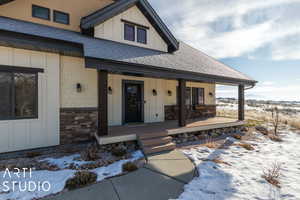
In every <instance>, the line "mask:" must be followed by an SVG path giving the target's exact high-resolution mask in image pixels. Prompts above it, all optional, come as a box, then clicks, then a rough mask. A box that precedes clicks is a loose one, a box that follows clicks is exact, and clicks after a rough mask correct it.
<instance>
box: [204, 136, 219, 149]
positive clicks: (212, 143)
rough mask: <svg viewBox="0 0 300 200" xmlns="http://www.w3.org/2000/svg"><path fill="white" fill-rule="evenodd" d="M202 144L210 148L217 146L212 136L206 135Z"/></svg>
mask: <svg viewBox="0 0 300 200" xmlns="http://www.w3.org/2000/svg"><path fill="white" fill-rule="evenodd" d="M203 145H204V146H206V147H207V148H210V149H216V148H218V146H219V145H218V144H217V143H216V142H215V141H214V139H213V138H212V137H208V138H207V139H206V141H205V143H204V144H203Z"/></svg>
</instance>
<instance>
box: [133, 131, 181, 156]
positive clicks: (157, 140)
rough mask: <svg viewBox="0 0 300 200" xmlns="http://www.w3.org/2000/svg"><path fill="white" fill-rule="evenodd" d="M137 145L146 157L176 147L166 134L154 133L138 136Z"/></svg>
mask: <svg viewBox="0 0 300 200" xmlns="http://www.w3.org/2000/svg"><path fill="white" fill-rule="evenodd" d="M138 141H139V144H140V146H141V148H142V150H143V152H144V154H145V155H146V156H148V155H150V154H153V153H159V152H162V151H170V150H174V149H175V147H176V145H175V144H174V143H173V142H172V137H170V136H168V133H167V132H154V133H148V134H141V135H138Z"/></svg>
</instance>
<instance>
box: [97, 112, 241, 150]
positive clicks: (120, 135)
mask: <svg viewBox="0 0 300 200" xmlns="http://www.w3.org/2000/svg"><path fill="white" fill-rule="evenodd" d="M244 124H245V122H244V121H238V120H237V119H231V118H224V117H214V118H208V119H193V120H187V125H186V126H185V127H178V121H177V120H172V121H165V122H157V123H148V124H134V125H133V124H130V125H124V126H111V127H109V133H108V136H104V137H97V140H98V142H99V144H103V145H104V144H111V143H117V142H125V141H133V140H136V139H137V135H139V134H151V133H155V132H167V133H168V135H174V134H180V133H189V132H196V131H202V130H210V129H215V128H226V127H231V126H240V125H244Z"/></svg>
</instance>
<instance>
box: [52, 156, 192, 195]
mask: <svg viewBox="0 0 300 200" xmlns="http://www.w3.org/2000/svg"><path fill="white" fill-rule="evenodd" d="M196 172H197V171H196V169H195V167H194V165H193V163H192V162H191V161H190V160H189V159H188V158H187V157H186V156H184V155H183V154H182V153H181V152H180V151H177V150H175V151H172V152H167V153H162V154H158V155H153V156H150V157H148V161H147V164H146V165H145V166H144V167H143V168H140V169H138V170H137V171H135V172H131V173H128V174H126V175H124V176H118V177H113V178H110V179H107V180H104V181H102V182H100V183H97V184H94V185H91V186H88V187H85V188H81V189H77V190H74V191H70V192H66V193H62V194H59V195H57V196H55V197H51V198H47V199H49V200H50V199H51V200H82V199H85V200H153V199H155V200H168V199H176V198H177V197H178V196H179V195H180V194H181V193H182V192H183V186H184V185H185V184H186V183H188V182H190V181H191V180H192V179H193V177H194V176H195V174H196Z"/></svg>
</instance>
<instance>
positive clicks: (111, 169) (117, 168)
mask: <svg viewBox="0 0 300 200" xmlns="http://www.w3.org/2000/svg"><path fill="white" fill-rule="evenodd" d="M78 156H79V154H74V155H70V156H65V157H61V158H47V159H44V160H43V161H48V162H49V163H51V164H54V165H57V166H58V167H60V168H61V169H63V168H65V167H68V166H69V165H71V164H75V165H77V166H80V165H83V164H86V163H89V162H91V161H76V160H74V159H75V158H76V157H78ZM141 158H143V154H142V152H141V151H136V152H134V153H132V157H131V158H130V159H126V160H120V161H117V162H114V163H113V164H111V165H108V166H105V167H100V168H96V169H93V170H90V171H91V172H94V173H96V174H97V182H99V181H101V180H103V179H105V178H109V177H112V176H116V175H118V174H121V173H122V166H123V164H124V163H126V162H129V161H135V160H138V159H141ZM75 173H76V170H70V169H63V170H59V171H47V170H40V171H32V173H31V176H30V174H29V172H26V174H25V176H24V175H23V173H21V177H18V176H17V175H16V174H13V173H11V174H10V176H9V175H8V173H7V172H5V171H0V199H1V200H8V199H9V200H15V199H16V200H30V199H35V198H40V197H44V196H48V195H50V194H55V193H58V192H61V191H62V190H63V189H64V187H65V183H66V181H67V180H68V179H69V178H71V177H72V176H73V175H74V174H75ZM5 181H8V184H7V185H8V186H9V189H10V191H9V192H5V191H6V189H7V187H6V186H4V185H3V183H4V182H5ZM14 181H16V183H13V182H14ZM29 182H33V183H35V184H38V183H41V184H42V183H45V182H49V183H50V186H51V187H50V190H49V191H43V190H40V191H38V190H37V189H36V190H35V191H32V192H30V191H28V187H29ZM5 185H6V184H5ZM13 185H14V191H13ZM25 187H27V188H25ZM45 188H46V189H47V190H48V184H47V185H45ZM23 190H24V191H23Z"/></svg>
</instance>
